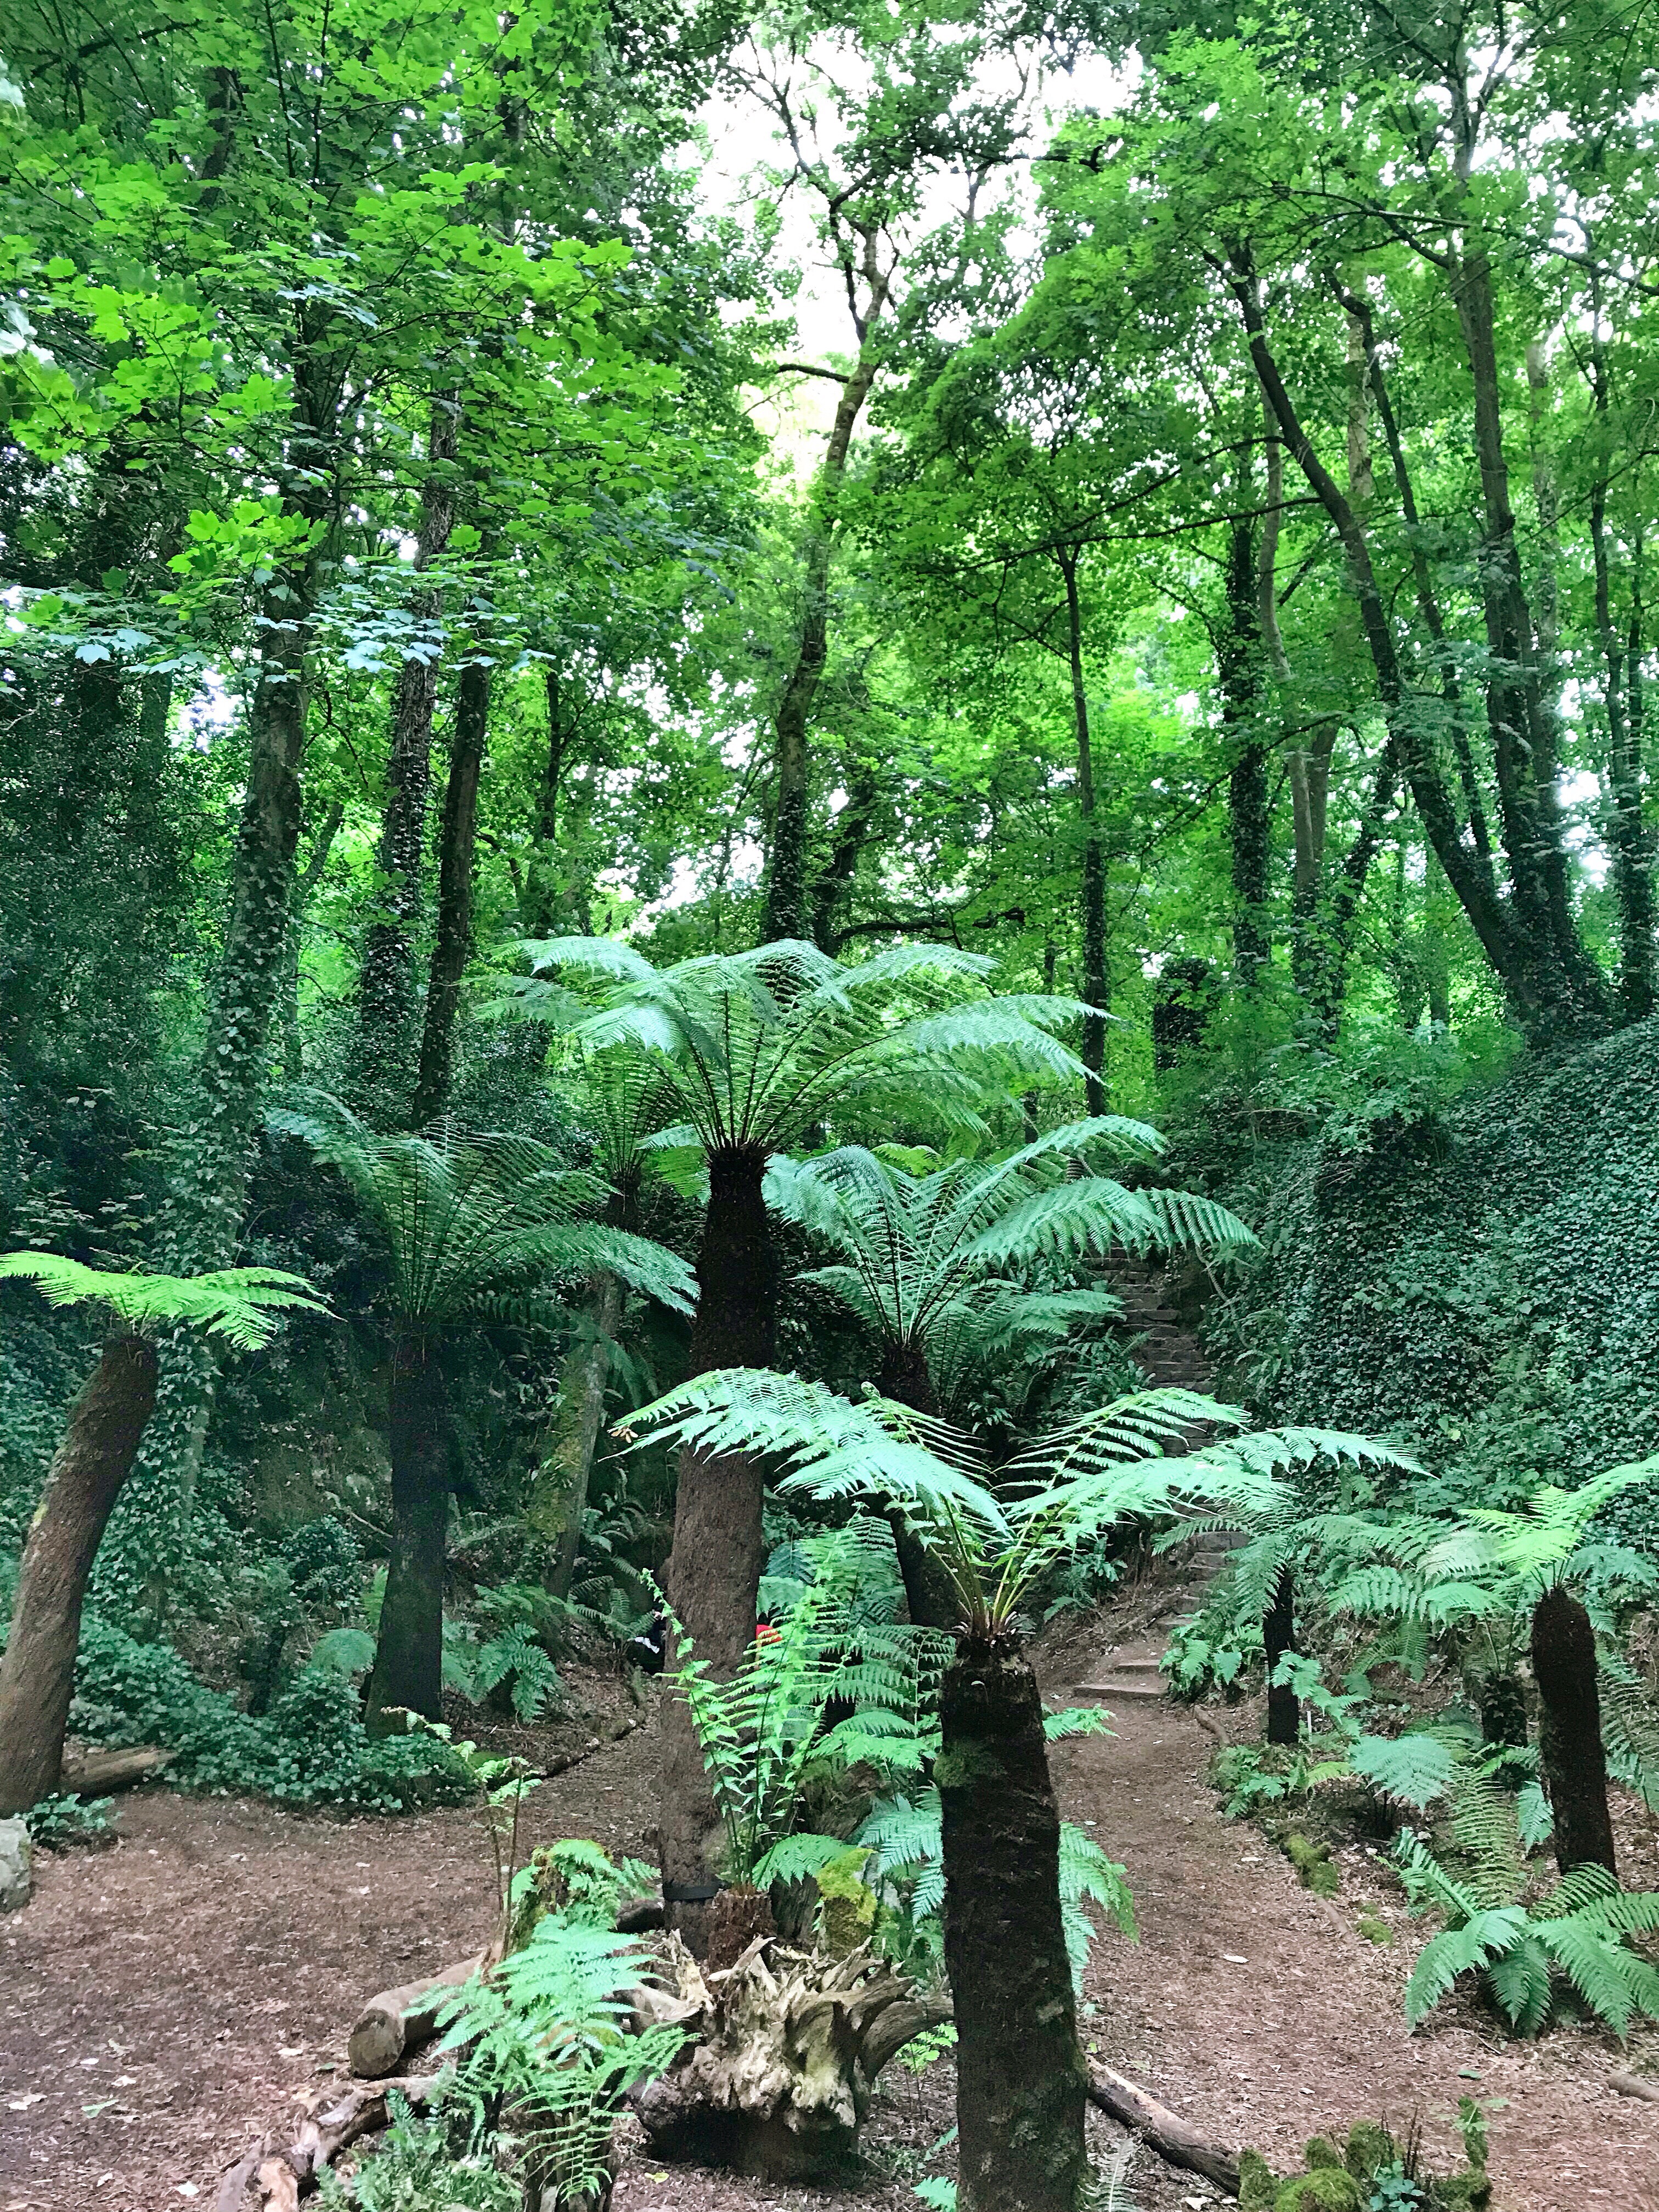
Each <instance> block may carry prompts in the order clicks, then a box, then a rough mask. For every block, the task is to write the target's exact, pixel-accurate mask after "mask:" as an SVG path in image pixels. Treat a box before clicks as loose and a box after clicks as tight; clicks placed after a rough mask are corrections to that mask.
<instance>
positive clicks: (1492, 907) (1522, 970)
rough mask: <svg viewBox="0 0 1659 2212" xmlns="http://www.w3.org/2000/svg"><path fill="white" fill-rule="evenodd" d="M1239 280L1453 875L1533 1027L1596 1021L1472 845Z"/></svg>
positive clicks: (1256, 343) (1372, 581)
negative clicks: (1329, 523)
mask: <svg viewBox="0 0 1659 2212" xmlns="http://www.w3.org/2000/svg"><path fill="white" fill-rule="evenodd" d="M1229 282H1230V284H1231V290H1232V294H1233V297H1234V300H1235V301H1236V302H1237V307H1238V309H1239V313H1240V314H1241V316H1242V317H1243V323H1244V328H1245V331H1246V334H1247V336H1248V337H1249V345H1250V353H1251V356H1252V359H1253V360H1254V362H1255V370H1256V374H1257V377H1258V378H1259V380H1261V386H1262V389H1263V390H1264V391H1265V392H1267V397H1268V400H1269V403H1270V404H1271V405H1272V407H1273V413H1274V415H1275V416H1276V417H1277V419H1278V422H1279V430H1280V433H1281V435H1282V436H1283V438H1284V440H1285V444H1286V446H1288V447H1289V448H1290V450H1291V453H1292V455H1293V456H1294V458H1295V459H1296V462H1297V466H1298V467H1299V468H1300V469H1301V471H1302V472H1303V474H1304V477H1306V478H1307V480H1308V483H1309V485H1310V488H1311V489H1312V490H1313V491H1314V492H1315V494H1316V495H1317V497H1318V499H1319V501H1320V504H1321V505H1322V507H1324V509H1325V512H1326V513H1327V514H1328V516H1329V517H1330V519H1331V521H1332V523H1333V525H1334V527H1335V529H1336V532H1337V536H1338V538H1339V539H1340V542H1341V545H1342V550H1343V552H1344V554H1345V556H1346V560H1347V564H1348V573H1349V576H1350V579H1351V580H1352V584H1353V587H1354V591H1355V594H1356V596H1357V598H1358V601H1359V612H1360V621H1361V624H1362V626H1363V628H1364V633H1365V641H1366V644H1367V646H1368V647H1369V649H1370V656H1371V663H1372V666H1373V667H1374V668H1375V670H1376V683H1377V690H1378V692H1379V693H1380V694H1381V696H1382V700H1383V711H1384V714H1385V715H1386V717H1387V720H1388V725H1389V737H1390V739H1391V741H1392V745H1393V749H1394V751H1395V755H1396V757H1398V759H1399V761H1400V763H1401V766H1402V767H1403V768H1404V769H1405V771H1406V775H1407V781H1408V782H1409V784H1410V786H1411V791H1412V796H1413V799H1415V800H1416V802H1417V811H1418V815H1419V818H1420V820H1421V821H1422V823H1423V827H1424V829H1425V833H1426V835H1427V836H1428V837H1429V840H1430V842H1431V843H1432V845H1433V847H1434V850H1435V852H1436V854H1437V856H1438V858H1439V860H1440V864H1441V866H1442V867H1443V868H1444V870H1445V872H1446V877H1447V880H1448V881H1449V884H1451V887H1452V889H1453V890H1454V891H1455V893H1456V895H1457V899H1458V902H1459V904H1460V905H1461V906H1462V908H1463V911H1464V913H1465V914H1466V915H1468V918H1469V921H1470V922H1471V923H1472V925H1473V926H1474V932H1475V934H1476V935H1477V937H1479V939H1480V943H1481V946H1482V949H1483V950H1484V951H1485V952H1486V957H1487V958H1488V959H1489V960H1490V961H1491V963H1492V967H1493V969H1495V970H1496V972H1497V974H1498V976H1499V978H1500V979H1501V980H1502V981H1503V983H1504V988H1505V990H1506V991H1507V993H1508V994H1509V997H1510V1003H1511V1005H1512V1006H1514V1008H1515V1010H1516V1015H1517V1017H1518V1018H1519V1019H1520V1021H1521V1023H1522V1026H1523V1027H1524V1028H1526V1029H1527V1030H1528V1033H1529V1034H1532V1035H1534V1036H1541V1037H1543V1038H1549V1037H1552V1036H1557V1037H1559V1036H1560V1035H1561V1034H1562V1032H1563V1030H1568V1031H1571V1030H1575V1029H1582V1028H1584V1027H1594V1026H1595V1024H1594V1023H1593V1022H1592V1021H1591V1020H1590V1019H1589V1017H1588V1015H1587V1014H1586V1012H1585V1010H1584V1008H1583V1006H1582V1004H1581V1003H1580V1001H1579V1000H1578V998H1577V996H1576V994H1575V993H1574V992H1573V990H1572V989H1571V987H1569V985H1568V984H1567V982H1566V981H1565V978H1564V976H1563V975H1562V972H1561V967H1560V963H1559V960H1558V959H1557V958H1556V957H1555V956H1554V952H1553V948H1551V947H1548V946H1545V947H1543V948H1541V947H1540V945H1539V944H1538V942H1537V939H1536V937H1535V935H1534V933H1530V932H1529V931H1528V930H1527V929H1526V928H1524V927H1522V926H1521V925H1520V924H1519V923H1518V922H1517V921H1516V919H1515V917H1514V915H1513V912H1512V908H1511V906H1510V903H1509V902H1505V901H1504V900H1501V899H1499V898H1498V897H1497V896H1496V895H1495V893H1494V891H1493V889H1492V884H1491V882H1490V879H1489V877H1488V875H1487V873H1486V871H1485V870H1484V869H1483V868H1482V866H1481V865H1480V856H1479V854H1477V853H1475V852H1474V850H1473V848H1471V847H1470V846H1468V845H1466V844H1465V843H1464V842H1463V841H1462V835H1461V834H1460V824H1459V822H1458V819H1457V815H1456V812H1455V810H1454V808H1453V807H1452V805H1451V803H1450V800H1449V798H1448V796H1447V793H1446V789H1445V787H1444V785H1443V782H1442V781H1441V777H1440V773H1439V770H1438V768H1437V765H1436V763H1435V761H1434V758H1433V756H1432V753H1431V750H1430V748H1429V746H1428V744H1427V743H1426V741H1425V732H1424V730H1423V728H1422V726H1421V723H1420V718H1419V716H1418V715H1417V714H1415V713H1414V712H1413V703H1412V702H1410V701H1409V700H1408V698H1407V691H1406V684H1405V680H1404V677H1403V673H1402V671H1401V665H1400V658H1399V654H1398V652H1397V650H1396V647H1395V636H1394V629H1393V626H1392V623H1391V620H1390V617H1389V609H1388V606H1387V604H1386V602H1385V601H1384V599H1383V592H1382V589H1381V586H1379V584H1378V582H1377V580H1376V571H1375V569H1374V568H1373V567H1372V563H1371V556H1370V544H1369V542H1368V540H1367V538H1366V534H1365V532H1364V527H1363V526H1362V525H1361V523H1360V521H1359V519H1358V516H1357V515H1356V514H1355V513H1354V510H1353V507H1352V505H1351V504H1350V502H1349V501H1348V500H1347V499H1346V497H1345V496H1344V495H1343V493H1342V491H1341V489H1340V486H1339V485H1338V484H1337V483H1336V480H1335V479H1334V477H1333V476H1332V475H1331V473H1330V471H1329V470H1328V468H1326V466H1325V465H1324V464H1323V462H1322V460H1321V459H1320V458H1319V456H1318V454H1317V453H1316V452H1315V451H1314V448H1313V446H1312V444H1311V443H1310V441H1309V438H1308V435H1307V433H1306V432H1305V431H1304V428H1303V427H1302V423H1301V422H1300V420H1299V418H1298V416H1297V411H1296V408H1295V405H1294V404H1293V403H1292V401H1291V397H1290V394H1289V392H1287V391H1286V390H1285V382H1284V379H1283V377H1282V376H1281V375H1280V374H1279V364H1278V362H1277V361H1276V360H1275V359H1274V357H1273V350H1272V349H1271V347H1270V346H1269V345H1268V343H1267V329H1266V325H1265V324H1264V323H1263V321H1262V317H1261V302H1260V299H1259V296H1258V292H1257V285H1256V279H1255V270H1254V266H1253V264H1252V262H1251V259H1250V256H1249V250H1248V248H1245V247H1240V248H1239V249H1238V250H1237V252H1236V253H1235V254H1234V256H1233V258H1232V261H1231V264H1230V276H1229Z"/></svg>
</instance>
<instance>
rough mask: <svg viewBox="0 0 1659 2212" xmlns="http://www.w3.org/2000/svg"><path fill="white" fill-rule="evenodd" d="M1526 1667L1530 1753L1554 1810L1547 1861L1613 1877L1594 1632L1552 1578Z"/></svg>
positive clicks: (1564, 1869) (1535, 1625) (1615, 1866)
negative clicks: (1537, 1719)
mask: <svg viewBox="0 0 1659 2212" xmlns="http://www.w3.org/2000/svg"><path fill="white" fill-rule="evenodd" d="M1532 1671H1533V1675H1534V1679H1535V1680H1536V1681H1537V1684H1538V1694H1539V1697H1540V1699H1541V1700H1542V1703H1543V1718H1542V1722H1541V1726H1540V1728H1539V1731H1538V1751H1539V1757H1540V1759H1541V1762H1542V1765H1543V1769H1544V1782H1545V1786H1546V1787H1547V1790H1548V1791H1549V1797H1550V1810H1551V1812H1552V1813H1553V1814H1554V1815H1555V1863H1556V1864H1557V1865H1558V1866H1559V1868H1560V1869H1561V1871H1562V1873H1563V1874H1565V1873H1566V1872H1567V1870H1568V1869H1569V1868H1570V1867H1576V1866H1603V1867H1605V1868H1606V1869H1607V1872H1608V1873H1609V1874H1611V1875H1617V1873H1618V1871H1619V1868H1618V1863H1617V1862H1616V1860H1615V1858H1614V1856H1613V1816H1612V1814H1610V1813H1609V1811H1608V1809H1607V1753H1606V1750H1605V1749H1604V1747H1603V1746H1602V1742H1601V1699H1600V1696H1599V1695H1598V1693H1597V1690H1596V1682H1595V1629H1594V1628H1593V1627H1592V1626H1590V1617H1589V1613H1586V1612H1585V1610H1584V1608H1583V1606H1582V1605H1581V1604H1580V1603H1579V1601H1578V1600H1577V1598H1576V1597H1574V1596H1573V1595H1572V1594H1571V1591H1570V1590H1566V1589H1563V1588H1562V1587H1561V1585H1560V1584H1559V1583H1557V1585H1556V1586H1555V1588H1554V1589H1552V1590H1549V1591H1547V1592H1546V1594H1545V1595H1544V1596H1543V1597H1542V1598H1541V1600H1540V1601H1539V1603H1538V1606H1537V1608H1536V1610H1535V1611H1534V1613H1533V1616H1532Z"/></svg>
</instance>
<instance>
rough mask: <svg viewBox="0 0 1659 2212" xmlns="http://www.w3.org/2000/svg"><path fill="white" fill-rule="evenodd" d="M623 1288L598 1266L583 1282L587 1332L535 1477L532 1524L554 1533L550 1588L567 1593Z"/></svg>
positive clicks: (565, 1377)
mask: <svg viewBox="0 0 1659 2212" xmlns="http://www.w3.org/2000/svg"><path fill="white" fill-rule="evenodd" d="M623 1298H624V1293H623V1285H622V1283H621V1282H620V1280H619V1279H617V1277H616V1276H615V1275H613V1274H611V1273H610V1271H609V1269H607V1268H601V1269H600V1270H599V1273H597V1274H596V1275H594V1276H593V1277H592V1279H591V1280H590V1282H589V1284H588V1298H587V1318H588V1322H589V1327H590V1328H591V1331H592V1333H591V1334H588V1335H586V1336H584V1337H583V1339H582V1340H581V1342H580V1344H578V1345H577V1346H575V1347H574V1349H573V1351H572V1352H570V1355H569V1357H568V1358H567V1359H566V1361H565V1363H564V1372H563V1374H562V1376H560V1378H559V1409H558V1414H557V1418H556V1425H555V1430H554V1438H553V1449H552V1450H551V1451H550V1453H549V1454H548V1458H547V1464H546V1467H545V1468H544V1469H543V1472H542V1474H541V1475H539V1476H538V1478H537V1483H536V1497H535V1500H534V1503H533V1504H532V1509H531V1516H530V1517H531V1522H532V1526H533V1527H535V1528H539V1529H540V1530H541V1532H542V1534H544V1535H547V1536H550V1537H556V1541H557V1545H558V1549H557V1551H556V1554H555V1557H554V1563H553V1577H552V1585H551V1587H552V1590H553V1594H554V1595H555V1596H556V1597H562V1598H568V1596H569V1595H570V1585H571V1583H572V1581H573V1579H574V1576H575V1571H576V1553H577V1550H578V1547H580V1543H581V1534H582V1515H583V1514H584V1513H585V1512H586V1510H587V1484H588V1478H589V1476H590V1475H591V1474H592V1471H593V1454H594V1452H595V1450H596V1449H597V1448H598V1445H599V1425H600V1423H601V1422H602V1420H603V1419H604V1418H605V1391H606V1390H607V1389H608V1388H609V1387H610V1382H611V1348H612V1346H613V1344H614V1342H615V1340H616V1334H617V1329H618V1328H620V1327H621V1325H622V1316H623Z"/></svg>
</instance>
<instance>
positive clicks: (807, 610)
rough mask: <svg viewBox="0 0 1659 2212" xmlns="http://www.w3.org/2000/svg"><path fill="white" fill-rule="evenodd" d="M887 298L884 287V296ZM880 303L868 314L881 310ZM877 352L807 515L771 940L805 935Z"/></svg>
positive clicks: (856, 382) (781, 769)
mask: <svg viewBox="0 0 1659 2212" xmlns="http://www.w3.org/2000/svg"><path fill="white" fill-rule="evenodd" d="M882 296H883V297H884V293H883V295H882ZM881 305H882V300H881V299H880V298H878V299H877V300H876V301H874V303H873V304H872V308H871V311H870V315H869V318H868V319H869V320H871V321H873V320H874V319H875V317H876V316H877V315H878V313H880V310H881ZM875 375H876V363H875V358H874V356H873V355H871V354H868V353H867V352H866V353H865V354H863V355H861V356H860V360H859V363H858V366H857V368H854V371H853V374H851V375H850V376H849V377H848V380H847V381H846V382H845V383H844V384H843V385H842V388H841V398H840V399H839V401H838V402H837V403H836V418H835V421H834V422H833V423H832V424H831V426H830V430H829V445H828V446H827V447H826V448H825V449H824V455H823V467H822V468H821V469H820V470H819V471H818V480H817V486H816V488H815V489H814V492H813V497H812V503H811V512H810V513H809V515H808V518H807V539H806V559H805V567H804V569H803V573H802V579H801V623H800V641H799V645H798V646H797V647H796V652H795V665H794V666H793V669H792V670H791V671H790V672H789V678H788V681H787V683H786V684H785V685H784V687H783V691H782V694H781V696H780V698H779V700H778V704H777V710H776V713H775V716H774V726H775V729H776V732H777V762H778V777H777V800H776V807H775V814H774V818H773V825H772V858H771V866H770V867H769V869H768V871H767V882H766V925H765V931H766V933H765V940H764V941H765V942H766V943H767V944H769V945H775V944H776V943H777V941H778V940H779V939H781V938H800V937H804V936H805V934H806V923H807V883H806V842H807V819H806V808H807V797H808V791H809V786H810V781H811V747H810V742H809V740H810V732H811V720H812V702H813V701H814V700H815V699H816V698H817V690H818V685H819V684H821V683H822V682H823V671H824V665H825V663H826V662H827V661H828V659H829V556H830V550H831V546H832V544H833V540H834V536H835V528H836V508H837V507H838V506H839V505H840V502H841V493H842V484H843V483H845V481H846V477H847V457H848V453H849V451H850V450H851V447H852V443H853V432H854V429H855V428H856V427H857V424H858V419H859V416H860V414H861V413H862V412H863V410H864V403H865V401H866V399H867V398H869V396H870V387H871V386H872V384H873V383H874V381H875Z"/></svg>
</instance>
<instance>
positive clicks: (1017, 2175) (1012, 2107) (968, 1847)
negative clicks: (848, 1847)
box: [934, 1637, 1089, 2212]
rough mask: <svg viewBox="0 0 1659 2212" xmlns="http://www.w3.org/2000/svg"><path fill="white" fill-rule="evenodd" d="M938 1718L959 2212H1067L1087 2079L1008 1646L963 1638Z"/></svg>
mask: <svg viewBox="0 0 1659 2212" xmlns="http://www.w3.org/2000/svg"><path fill="white" fill-rule="evenodd" d="M941 1720H942V1723H943V1731H944V1748H943V1751H942V1753H941V1756H940V1758H939V1763H938V1765H937V1766H936V1768H935V1770H934V1771H935V1773H936V1774H937V1776H938V1778H939V1796H940V1798H941V1801H942V1802H943V1806H944V1814H945V1966H946V1970H947V1971H948V1972H949V1974H950V1977H951V1997H952V2001H953V2002H954V2006H955V2011H956V2025H957V2127H958V2130H959V2131H960V2172H961V2180H960V2182H959V2185H958V2197H957V2202H958V2204H959V2206H960V2212H1078V2208H1079V2205H1080V2204H1081V2203H1082V2201H1083V2192H1084V2190H1085V2186H1086V2185H1087V2182H1088V2178H1089V2166H1088V2154H1087V2151H1086V2149H1085V2139H1084V2114H1085V2108H1086V2105H1087V2100H1088V2071H1087V2068H1086V2066H1085V2061H1084V2058H1083V2055H1082V2053H1081V2052H1080V2051H1079V2048H1078V2040H1077V2015H1076V2008H1075V2003H1074V2000H1073V1995H1072V1970H1071V1965H1070V1962H1069V1960H1067V1958H1066V1936H1065V1929H1064V1927H1063V1924H1062V1922H1061V1918H1060V1814H1059V1812H1058V1809H1057V1808H1056V1806H1055V1803H1054V1787H1053V1784H1052V1783H1051V1781H1050V1779H1049V1774H1048V1747H1047V1745H1046V1743H1045V1741H1044V1740H1043V1734H1042V1699H1041V1698H1040V1697H1039V1696H1038V1694H1037V1685H1036V1676H1035V1675H1034V1674H1033V1673H1032V1671H1031V1668H1030V1662H1028V1661H1027V1660H1026V1659H1025V1657H1024V1655H1023V1654H1022V1653H1021V1652H1020V1650H1019V1649H1018V1645H1017V1644H1016V1643H1015V1641H1014V1639H1013V1638H1012V1637H1000V1638H984V1639H981V1638H963V1640H962V1641H961V1643H960V1644H959V1645H958V1648H957V1652H956V1656H954V1658H953V1659H952V1660H951V1664H950V1666H949V1667H948V1668H946V1670H945V1681H944V1686H943V1692H942V1699H941Z"/></svg>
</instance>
